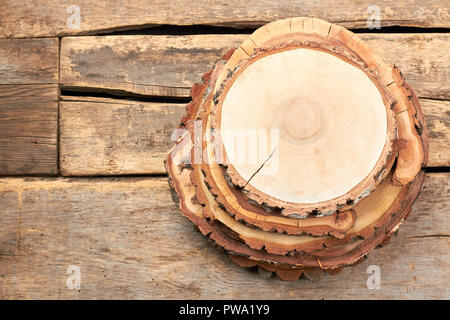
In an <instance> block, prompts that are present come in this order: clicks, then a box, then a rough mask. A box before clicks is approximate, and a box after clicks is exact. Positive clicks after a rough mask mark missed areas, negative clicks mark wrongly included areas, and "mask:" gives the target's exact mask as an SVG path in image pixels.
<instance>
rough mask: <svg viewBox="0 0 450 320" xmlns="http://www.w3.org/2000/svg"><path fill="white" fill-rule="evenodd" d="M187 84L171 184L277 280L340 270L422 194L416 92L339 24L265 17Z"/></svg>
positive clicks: (240, 257) (232, 248)
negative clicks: (188, 97) (188, 92)
mask: <svg viewBox="0 0 450 320" xmlns="http://www.w3.org/2000/svg"><path fill="white" fill-rule="evenodd" d="M191 96H192V101H191V102H190V103H189V105H188V106H187V114H186V115H185V117H184V118H183V119H182V120H181V123H180V126H179V128H178V133H179V139H178V141H177V143H176V144H175V146H174V147H173V149H172V150H171V151H170V154H169V156H168V159H167V161H166V169H167V172H168V174H169V181H170V186H171V188H172V189H173V191H174V193H173V194H174V196H175V198H176V202H177V204H178V206H179V209H180V211H181V212H182V214H183V215H185V216H186V217H187V218H188V219H189V220H191V221H192V222H193V223H194V224H195V225H196V226H197V227H198V229H199V230H200V231H201V232H202V233H203V234H204V235H205V236H207V237H209V238H210V239H211V240H212V241H213V242H215V243H216V244H217V245H218V246H220V247H222V248H223V249H224V250H225V251H226V252H227V253H228V254H229V256H230V258H231V260H233V261H234V262H235V263H237V264H238V265H240V266H243V267H252V266H258V267H259V268H262V269H265V270H267V271H269V272H275V273H276V274H277V275H278V276H279V277H280V278H281V279H283V280H295V279H298V278H299V277H300V276H302V275H304V276H305V277H306V278H310V279H312V278H316V277H317V276H318V275H320V274H321V273H322V270H325V271H328V272H330V273H333V274H334V273H336V272H338V271H339V270H340V269H341V268H342V267H344V266H347V265H354V264H355V263H357V262H358V261H361V259H362V258H364V257H365V255H366V254H367V253H368V252H369V251H370V250H371V249H373V248H375V247H377V246H379V245H383V244H385V243H386V242H387V240H388V239H389V238H390V236H391V234H392V233H393V232H395V231H396V230H397V229H398V227H399V226H400V224H401V223H402V221H403V220H404V219H405V218H406V217H407V215H408V213H409V211H410V209H411V206H412V204H413V202H414V200H415V199H416V198H417V195H418V193H419V191H420V188H421V185H422V181H423V178H424V174H423V171H421V168H422V167H423V166H424V165H425V164H426V161H427V154H428V144H427V133H426V127H425V122H424V118H423V114H422V112H421V110H420V107H419V104H418V100H417V97H416V96H415V94H414V92H413V91H412V90H411V88H410V87H409V85H408V84H407V83H406V82H405V80H404V78H403V76H402V74H401V73H400V71H399V70H398V68H396V67H395V66H393V65H389V64H386V63H384V62H383V61H382V60H381V59H380V58H378V57H377V56H376V55H375V54H374V53H373V52H372V50H371V49H370V48H369V47H368V46H367V44H366V43H365V42H363V41H361V39H360V38H359V37H358V36H357V35H355V34H354V33H352V32H350V31H348V30H346V29H345V28H342V27H340V26H337V25H334V24H330V23H328V22H326V21H323V20H319V19H313V18H291V19H285V20H280V21H276V22H273V23H269V24H267V25H265V26H263V27H261V28H259V29H258V30H256V31H255V32H254V33H253V34H252V35H250V36H249V37H248V38H247V39H246V40H245V41H244V42H243V43H242V45H241V46H240V47H239V48H237V49H232V50H230V51H229V52H227V53H226V54H225V55H224V56H223V57H222V58H221V60H219V61H218V62H217V63H216V64H215V66H214V68H213V70H210V71H209V72H207V73H205V74H204V76H203V83H202V84H195V85H194V86H193V87H192V90H191Z"/></svg>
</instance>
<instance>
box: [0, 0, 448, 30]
mask: <svg viewBox="0 0 450 320" xmlns="http://www.w3.org/2000/svg"><path fill="white" fill-rule="evenodd" d="M74 5H76V6H77V7H78V9H76V8H73V7H72V6H74ZM373 5H377V6H378V8H379V15H380V25H381V26H397V25H401V26H414V27H416V26H417V27H432V28H433V27H434V28H439V27H447V28H448V27H449V22H448V21H449V13H448V10H447V9H448V8H446V7H445V4H444V3H443V1H439V0H431V1H425V0H417V1H414V2H413V3H411V2H410V1H407V0H398V1H395V2H392V1H388V0H383V1H377V2H375V3H374V2H373V1H369V0H364V1H360V2H357V3H356V2H354V1H351V0H345V1H338V2H336V1H332V0H326V1H320V2H317V1H311V0H308V1H300V0H288V1H282V0H277V1H269V0H264V1H246V2H242V1H239V0H233V1H227V2H220V1H208V0H201V1H196V2H192V1H188V0H176V1H170V2H167V1H164V0H157V1H155V0H137V1H126V0H119V1H115V2H114V3H111V2H110V1H107V0H101V1H96V2H92V1H89V0H78V1H76V2H73V1H71V0H58V1H55V0H44V1H42V0H32V1H19V2H18V1H15V0H4V1H3V2H2V11H1V13H0V20H1V21H2V25H1V27H0V37H17V38H23V37H42V36H65V35H71V34H92V33H101V32H111V31H117V30H127V29H140V28H146V27H154V26H158V25H164V24H169V25H179V26H188V25H214V26H226V27H248V26H249V27H259V26H261V25H263V24H265V23H267V22H270V21H273V20H277V19H283V18H288V17H297V16H310V17H316V18H320V19H324V20H327V21H330V22H332V23H339V24H341V25H342V26H344V27H346V28H367V20H368V19H373V18H374V17H373V15H374V14H377V13H378V12H377V11H378V10H374V9H370V8H369V7H370V6H373ZM77 13H79V15H77ZM77 17H79V19H78V21H79V23H77V22H78V21H77V20H75V19H77ZM17 21H20V23H17Z"/></svg>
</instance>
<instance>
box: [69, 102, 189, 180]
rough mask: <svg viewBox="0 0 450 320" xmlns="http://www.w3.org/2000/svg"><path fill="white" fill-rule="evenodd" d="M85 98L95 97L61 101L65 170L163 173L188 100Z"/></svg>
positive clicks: (70, 173) (78, 173)
mask: <svg viewBox="0 0 450 320" xmlns="http://www.w3.org/2000/svg"><path fill="white" fill-rule="evenodd" d="M80 99H83V98H80ZM85 100H91V102H83V101H62V102H61V103H60V168H61V173H62V174H63V175H114V174H116V175H117V174H160V173H165V170H164V165H163V160H164V159H165V158H166V157H167V152H168V150H169V149H170V146H171V145H172V144H173V143H174V141H172V140H171V135H172V132H173V130H174V129H175V128H176V126H177V124H178V123H179V121H180V119H181V117H182V116H183V114H184V113H185V106H184V105H182V104H181V105H178V104H167V103H148V102H136V101H127V100H118V99H117V100H114V99H95V98H94V99H92V98H88V99H85ZM174 139H175V138H174Z"/></svg>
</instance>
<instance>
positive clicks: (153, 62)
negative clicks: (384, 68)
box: [61, 33, 450, 99]
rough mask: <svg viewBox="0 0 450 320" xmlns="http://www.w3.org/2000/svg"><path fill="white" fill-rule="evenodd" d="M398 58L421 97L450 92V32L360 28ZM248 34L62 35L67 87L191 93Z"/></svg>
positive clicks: (380, 50)
mask: <svg viewBox="0 0 450 320" xmlns="http://www.w3.org/2000/svg"><path fill="white" fill-rule="evenodd" d="M358 36H360V37H361V38H362V39H363V40H365V41H367V43H368V45H369V46H370V47H371V48H373V50H374V52H375V53H376V54H377V55H378V56H379V57H383V60H384V61H387V62H391V63H395V65H397V66H398V67H399V68H400V69H401V70H402V73H403V74H404V75H405V77H406V80H407V81H408V82H409V83H410V84H411V86H412V87H413V89H414V91H415V92H416V93H417V95H418V96H419V97H427V98H437V99H448V98H450V85H449V83H450V66H449V65H448V64H444V63H442V61H446V60H449V57H450V55H449V52H448V50H447V47H448V42H449V36H448V34H445V33H443V34H434V33H430V34H417V33H416V34H358ZM247 37H248V35H227V34H217V35H189V36H151V35H138V36H132V35H130V36H107V37H68V38H63V39H62V41H61V84H62V87H63V88H76V89H78V90H86V89H89V90H96V91H110V92H129V93H133V94H140V95H155V96H177V97H180V96H181V97H187V96H189V90H190V87H191V86H192V84H193V83H194V82H200V81H201V75H202V74H203V72H205V70H208V69H209V68H211V67H212V65H213V64H214V63H215V62H216V61H217V60H218V59H219V58H220V57H221V56H222V54H224V53H225V52H226V51H227V50H228V49H229V48H233V47H238V46H239V45H240V44H241V43H242V41H243V40H244V39H246V38H247Z"/></svg>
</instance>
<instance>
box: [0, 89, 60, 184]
mask: <svg viewBox="0 0 450 320" xmlns="http://www.w3.org/2000/svg"><path fill="white" fill-rule="evenodd" d="M58 92H59V90H58V85H57V84H49V85H0V175H10V174H13V175H18V174H56V173H57V172H58V152H57V140H58V139H57V135H58Z"/></svg>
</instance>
